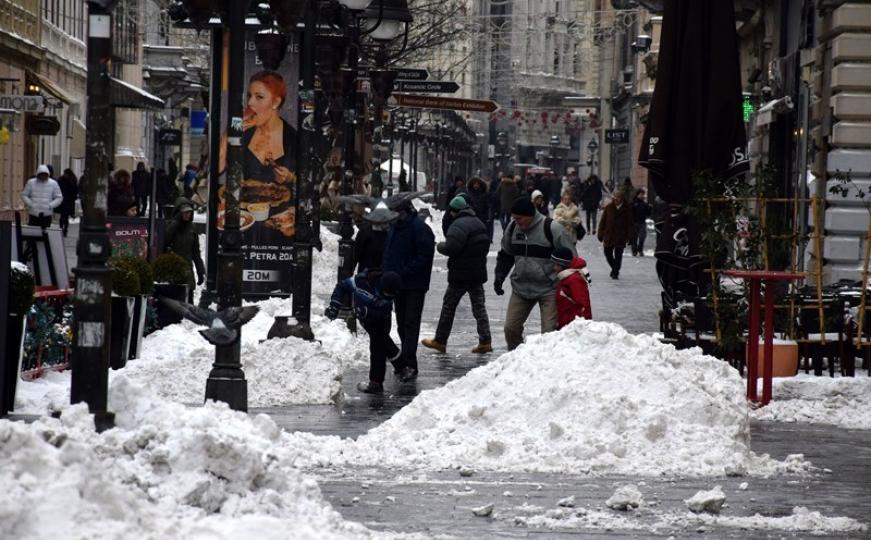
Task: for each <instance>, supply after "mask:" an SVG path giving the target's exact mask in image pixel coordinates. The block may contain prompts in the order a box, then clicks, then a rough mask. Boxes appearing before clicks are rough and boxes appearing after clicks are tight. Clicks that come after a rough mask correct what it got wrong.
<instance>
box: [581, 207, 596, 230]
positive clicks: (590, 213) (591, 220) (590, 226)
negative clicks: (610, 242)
mask: <svg viewBox="0 0 871 540" xmlns="http://www.w3.org/2000/svg"><path fill="white" fill-rule="evenodd" d="M584 214H586V215H587V232H588V233H590V234H596V218H597V217H598V215H599V209H598V208H593V209H592V210H587V209H584Z"/></svg>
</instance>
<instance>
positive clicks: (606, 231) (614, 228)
mask: <svg viewBox="0 0 871 540" xmlns="http://www.w3.org/2000/svg"><path fill="white" fill-rule="evenodd" d="M596 233H597V236H598V238H599V241H601V242H602V244H603V245H604V246H605V247H606V248H622V247H625V246H626V244H627V243H628V242H629V238H630V237H631V236H632V208H630V207H629V205H628V204H627V203H625V202H624V203H623V204H622V205H621V206H620V208H619V209H618V208H617V205H616V204H614V202H613V201H612V202H611V203H609V204H608V206H606V207H605V210H604V211H603V212H602V217H601V219H599V227H598V230H597V231H596Z"/></svg>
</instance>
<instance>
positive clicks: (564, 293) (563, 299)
mask: <svg viewBox="0 0 871 540" xmlns="http://www.w3.org/2000/svg"><path fill="white" fill-rule="evenodd" d="M586 266H587V261H585V260H584V259H582V258H581V257H575V258H574V259H572V264H571V265H570V266H569V267H568V268H566V269H565V270H563V271H562V272H560V273H559V274H557V277H558V278H559V283H558V284H557V286H556V314H557V325H558V327H559V328H562V327H563V326H565V325H567V324H569V323H570V322H572V321H573V320H575V319H576V318H577V317H583V318H584V319H592V318H593V308H592V307H591V305H590V289H589V287H588V286H587V278H586V276H585V275H584V271H583V268H585V267H586Z"/></svg>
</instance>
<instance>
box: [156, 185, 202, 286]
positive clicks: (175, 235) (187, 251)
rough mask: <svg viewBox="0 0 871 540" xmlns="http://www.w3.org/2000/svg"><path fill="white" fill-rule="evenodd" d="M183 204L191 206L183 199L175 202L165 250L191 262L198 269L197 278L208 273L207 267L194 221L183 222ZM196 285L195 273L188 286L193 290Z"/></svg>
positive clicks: (165, 240)
mask: <svg viewBox="0 0 871 540" xmlns="http://www.w3.org/2000/svg"><path fill="white" fill-rule="evenodd" d="M183 204H191V202H190V201H189V200H187V199H185V198H183V197H181V198H179V199H178V200H177V201H176V202H175V215H174V216H173V218H172V221H171V222H170V223H169V225H168V226H167V227H166V236H165V239H164V243H163V249H164V251H167V252H172V253H175V254H176V255H179V256H180V257H181V258H182V259H184V260H186V261H190V262H191V264H192V265H194V266H195V268H196V271H197V276H203V275H205V273H206V265H205V264H204V263H203V257H202V255H201V254H200V237H199V235H198V234H197V232H196V231H195V230H194V223H193V221H182V219H181V212H179V211H178V210H179V208H180V207H181V205H183ZM195 285H196V283H195V282H194V277H193V273H191V278H190V281H188V286H189V287H191V288H193V287H194V286H195Z"/></svg>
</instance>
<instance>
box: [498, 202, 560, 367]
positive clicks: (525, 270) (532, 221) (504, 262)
mask: <svg viewBox="0 0 871 540" xmlns="http://www.w3.org/2000/svg"><path fill="white" fill-rule="evenodd" d="M561 247H564V248H567V249H568V250H569V251H571V252H572V253H575V249H574V243H573V242H572V240H571V238H570V237H569V235H568V233H567V232H566V230H565V229H564V228H563V226H562V225H560V224H559V223H557V222H555V221H554V220H552V219H551V218H549V217H545V216H543V215H541V214H540V213H539V212H537V211H536V210H535V207H534V206H533V205H532V201H531V200H529V199H528V198H526V197H521V198H519V199H517V200H516V201H514V204H513V205H512V206H511V222H510V223H509V224H508V227H506V228H505V234H504V235H503V236H502V249H501V250H500V251H499V254H498V256H497V258H496V271H495V275H494V281H493V290H494V291H496V294H497V295H500V296H501V295H503V294H505V291H504V290H503V289H502V284H503V283H504V282H505V279H506V278H507V277H508V273H509V272H511V298H510V300H509V301H508V311H507V312H506V314H505V342H506V343H507V345H508V350H514V349H516V348H517V347H518V346H520V344H521V343H523V326H524V324H525V323H526V319H527V318H529V314H530V312H532V309H533V308H534V307H535V306H536V305H538V307H539V310H540V313H541V331H542V333H544V332H550V331H552V330H555V329H556V326H557V310H556V284H557V277H556V272H554V270H553V261H551V255H553V252H554V250H555V249H558V248H561ZM512 268H513V270H512Z"/></svg>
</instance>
